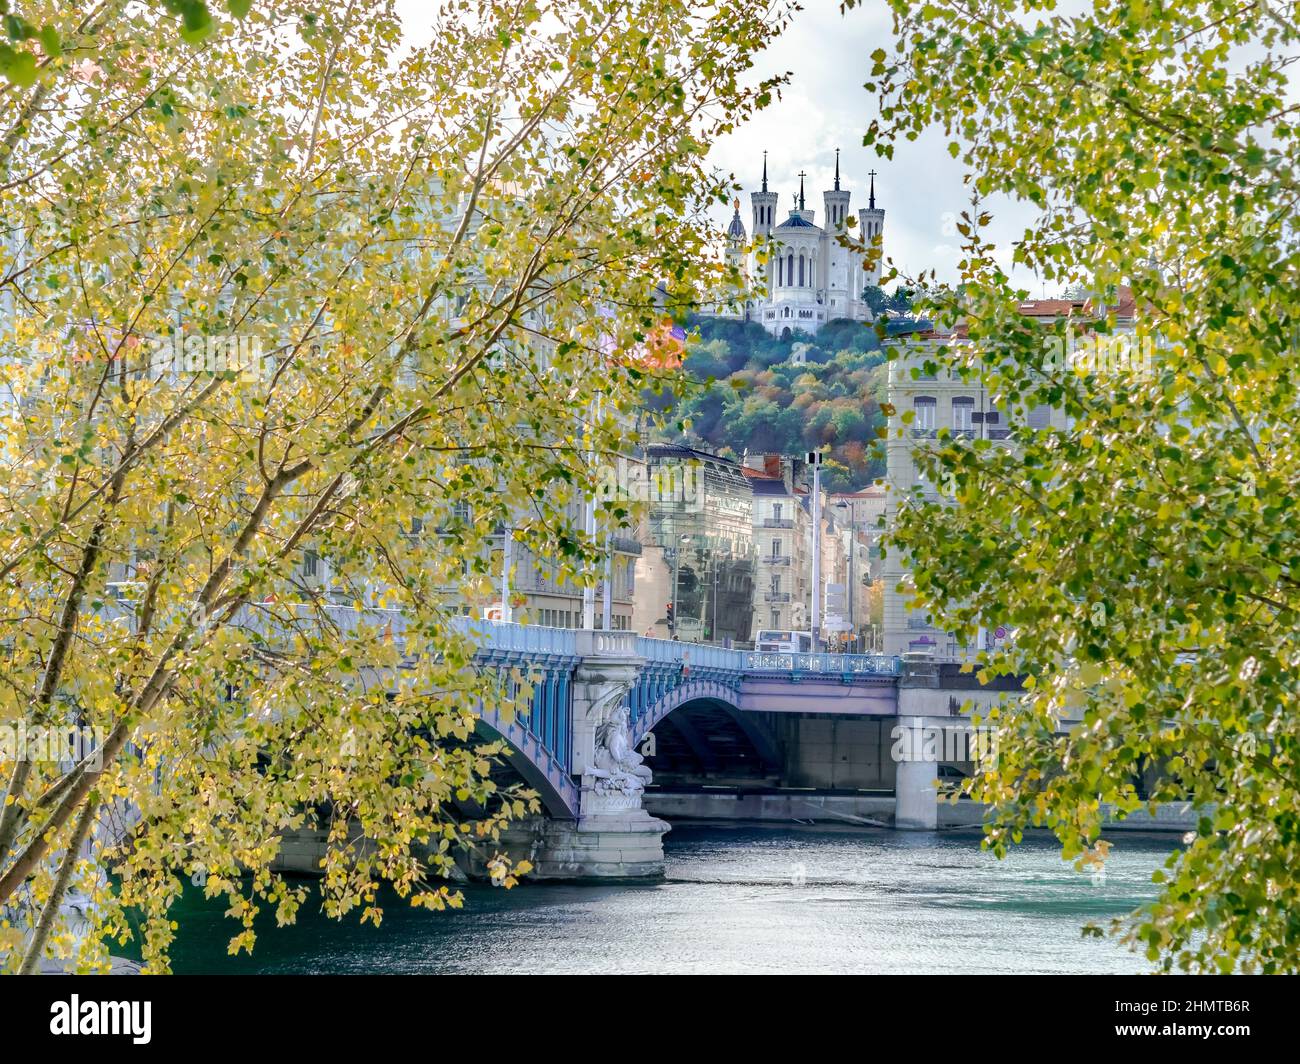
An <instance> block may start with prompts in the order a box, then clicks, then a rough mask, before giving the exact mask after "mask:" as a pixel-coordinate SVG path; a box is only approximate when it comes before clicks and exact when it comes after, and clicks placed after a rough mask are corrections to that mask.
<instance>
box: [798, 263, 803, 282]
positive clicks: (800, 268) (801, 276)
mask: <svg viewBox="0 0 1300 1064" xmlns="http://www.w3.org/2000/svg"><path fill="white" fill-rule="evenodd" d="M799 287H800V288H802V287H803V256H802V255H800V256H799Z"/></svg>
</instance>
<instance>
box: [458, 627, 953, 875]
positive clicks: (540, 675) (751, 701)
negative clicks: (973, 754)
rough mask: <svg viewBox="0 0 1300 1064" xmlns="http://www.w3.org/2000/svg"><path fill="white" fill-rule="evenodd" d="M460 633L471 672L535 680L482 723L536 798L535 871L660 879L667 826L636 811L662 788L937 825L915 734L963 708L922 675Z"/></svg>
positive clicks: (600, 640) (521, 631) (799, 658)
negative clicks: (702, 787)
mask: <svg viewBox="0 0 1300 1064" xmlns="http://www.w3.org/2000/svg"><path fill="white" fill-rule="evenodd" d="M458 623H460V624H462V625H463V626H464V628H463V631H464V632H465V633H466V634H467V635H468V636H469V637H470V638H471V639H472V640H474V641H475V642H476V643H477V644H478V646H479V649H478V651H477V653H476V655H475V661H476V663H477V664H478V665H479V666H480V667H483V668H490V669H501V670H507V669H516V668H517V669H520V670H522V671H523V672H524V673H525V674H527V675H530V676H531V677H532V678H533V689H532V696H531V700H530V703H529V705H528V706H527V708H526V709H525V710H524V711H522V712H518V713H516V714H515V715H514V716H512V717H511V718H510V719H508V720H505V719H502V718H501V717H500V716H499V715H498V714H496V713H495V712H491V711H484V712H483V713H482V728H483V730H484V731H485V732H486V733H488V734H490V735H493V736H499V737H500V738H502V739H504V740H505V741H506V743H507V744H508V748H509V751H510V753H509V755H508V757H507V760H508V762H509V764H510V765H511V766H512V767H513V768H514V769H515V771H516V772H517V773H518V775H519V776H520V777H521V778H522V779H523V780H524V781H525V782H526V783H527V784H528V785H529V786H530V787H532V788H533V789H535V790H536V791H537V792H538V794H539V795H540V797H541V801H542V804H543V806H544V808H545V810H546V814H547V815H546V820H545V823H544V824H543V825H540V826H535V830H533V831H532V834H531V836H530V841H529V851H528V856H529V858H530V859H531V860H532V862H533V864H534V866H535V867H537V868H538V870H539V872H541V873H542V874H549V875H554V876H564V877H573V878H588V877H600V876H620V877H630V876H640V875H653V874H656V873H658V872H660V871H661V870H662V867H663V850H662V843H661V838H660V836H661V835H662V833H663V832H664V831H666V830H667V825H666V824H665V823H663V822H662V821H660V820H658V819H656V818H655V817H653V816H651V815H650V813H649V812H648V811H647V810H646V809H645V808H644V805H643V802H644V800H645V799H646V797H647V792H646V787H647V786H650V787H651V792H650V797H652V798H653V797H655V791H656V790H658V788H656V787H654V786H653V784H654V783H655V781H662V780H666V781H668V784H667V785H668V786H669V787H671V786H673V785H674V784H679V785H680V784H686V785H687V786H690V785H693V784H694V785H699V784H700V782H701V781H705V783H706V785H707V784H709V783H712V784H713V785H715V786H720V787H725V786H727V785H731V786H733V787H737V788H739V789H742V790H743V789H745V788H750V789H752V788H754V787H767V788H771V789H774V790H777V791H779V790H780V789H781V788H790V787H793V788H794V789H795V791H797V793H799V794H800V795H801V796H807V795H808V794H810V793H813V792H818V791H826V790H837V791H840V792H850V791H851V792H859V791H867V790H874V791H876V792H884V793H885V794H886V796H888V795H889V794H890V793H891V792H892V796H893V802H894V808H893V816H892V823H893V825H894V826H897V827H900V828H918V829H926V828H933V827H934V826H935V823H936V805H937V802H936V798H937V765H936V764H935V763H934V759H933V758H927V757H925V756H923V755H922V753H921V751H920V743H919V740H917V738H916V737H918V736H919V735H920V733H921V731H922V730H923V729H925V728H926V727H927V726H931V725H933V724H935V723H936V719H935V718H937V717H944V718H946V719H947V720H948V721H949V722H950V723H951V722H952V715H953V714H955V713H956V712H957V705H958V700H954V699H953V698H951V697H949V696H948V695H947V694H946V693H943V692H941V691H940V690H939V689H938V688H939V687H940V685H939V683H938V679H937V672H936V670H935V669H934V667H933V666H932V665H930V666H927V665H924V664H920V665H918V664H917V663H913V662H904V661H903V660H901V659H900V658H897V657H887V656H882V655H843V654H808V653H804V654H770V653H758V652H751V651H741V650H730V649H725V648H721V647H713V646H704V645H700V644H692V643H682V642H675V641H670V640H663V639H652V638H647V637H640V636H637V635H635V634H634V633H632V632H624V631H610V630H589V629H577V630H575V629H557V628H545V627H539V626H534V625H519V624H510V623H501V622H493V621H477V620H473V621H471V620H462V621H460V622H458ZM941 694H942V697H941V698H937V697H936V696H939V695H941ZM900 724H901V725H902V732H903V734H904V735H905V737H907V738H906V741H904V742H903V743H902V744H901V748H900V747H899V744H897V743H896V742H895V736H897V735H898V734H899V730H900V729H899V725H900ZM891 749H894V756H892V758H891V754H890V753H889V751H890V750H891ZM899 749H901V754H900V753H899Z"/></svg>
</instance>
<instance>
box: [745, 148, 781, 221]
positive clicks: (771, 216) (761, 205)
mask: <svg viewBox="0 0 1300 1064" xmlns="http://www.w3.org/2000/svg"><path fill="white" fill-rule="evenodd" d="M749 199H750V202H751V203H752V204H753V210H754V225H753V232H754V239H755V240H758V239H760V238H765V237H767V236H768V235H769V234H771V232H772V227H773V226H774V225H776V223H777V218H776V199H777V194H776V193H775V192H769V191H768V190H767V152H763V188H762V191H760V192H751V193H750V194H749Z"/></svg>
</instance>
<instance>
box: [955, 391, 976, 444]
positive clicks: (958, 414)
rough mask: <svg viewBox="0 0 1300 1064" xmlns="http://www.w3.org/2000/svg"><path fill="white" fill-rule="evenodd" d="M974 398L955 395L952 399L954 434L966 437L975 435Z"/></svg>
mask: <svg viewBox="0 0 1300 1064" xmlns="http://www.w3.org/2000/svg"><path fill="white" fill-rule="evenodd" d="M974 413H975V400H974V399H973V398H972V397H971V396H969V395H956V396H953V400H952V430H953V435H955V436H965V437H966V438H967V439H969V438H970V437H972V436H974V435H975V422H974V417H973V415H974Z"/></svg>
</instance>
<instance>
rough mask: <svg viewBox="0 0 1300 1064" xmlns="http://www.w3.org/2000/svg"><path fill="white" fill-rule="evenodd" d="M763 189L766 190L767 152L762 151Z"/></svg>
mask: <svg viewBox="0 0 1300 1064" xmlns="http://www.w3.org/2000/svg"><path fill="white" fill-rule="evenodd" d="M763 191H764V192H766V191H767V152H766V151H765V152H763Z"/></svg>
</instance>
